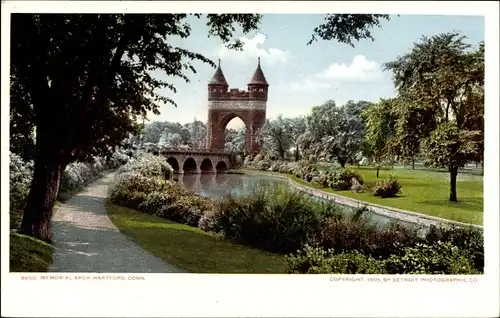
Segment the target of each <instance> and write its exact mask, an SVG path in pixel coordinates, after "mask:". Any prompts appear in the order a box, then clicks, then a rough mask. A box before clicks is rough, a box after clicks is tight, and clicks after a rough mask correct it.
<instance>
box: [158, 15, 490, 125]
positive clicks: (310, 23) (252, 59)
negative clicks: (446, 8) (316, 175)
mask: <svg viewBox="0 0 500 318" xmlns="http://www.w3.org/2000/svg"><path fill="white" fill-rule="evenodd" d="M324 17H325V15H324V14H307V15H305V14H264V15H263V19H262V23H261V24H260V27H259V30H258V31H252V32H250V33H249V34H246V35H243V34H242V33H240V32H237V33H235V37H237V38H240V39H241V40H242V41H243V42H244V43H245V45H244V49H243V51H229V50H228V49H226V48H225V47H224V46H223V45H222V43H221V41H220V40H219V39H217V38H214V37H211V38H209V37H208V36H207V35H208V28H207V27H206V26H205V22H206V21H205V20H204V19H203V18H202V19H195V18H193V19H192V20H190V22H191V26H192V33H191V36H190V37H189V38H188V39H172V40H171V43H172V44H173V45H177V46H180V47H183V48H186V49H189V50H192V51H194V52H197V53H201V54H203V55H205V56H206V57H208V58H211V59H212V60H213V61H215V62H216V61H217V59H218V58H220V59H221V67H222V70H223V72H224V75H225V77H226V80H227V81H228V83H229V86H230V88H239V89H247V83H248V81H249V80H250V78H251V76H252V74H253V72H254V71H255V69H256V67H257V59H258V57H260V59H261V67H262V70H263V71H264V74H265V76H266V79H267V81H268V83H269V97H268V102H267V112H266V115H267V118H271V119H272V118H276V117H277V116H279V115H283V116H284V117H295V116H299V115H307V114H308V113H309V112H310V110H311V108H312V107H313V106H316V105H321V104H322V103H324V102H326V101H327V100H334V101H335V102H336V103H337V105H342V104H344V103H346V102H347V101H349V100H366V101H378V100H379V99H380V98H387V97H392V96H395V89H394V85H393V82H392V77H391V73H390V72H387V71H386V72H384V71H383V66H382V65H383V63H386V62H389V61H393V60H395V59H396V58H397V57H398V56H401V55H403V54H405V53H407V52H409V51H410V50H411V48H412V47H413V45H414V43H415V42H418V41H419V39H420V38H421V37H422V36H432V35H436V34H440V33H443V32H450V31H457V32H460V33H461V34H463V35H466V36H467V37H468V42H469V43H470V44H472V45H477V44H478V43H479V42H480V41H483V40H484V17H482V16H456V15H401V16H396V15H394V16H391V20H390V21H383V22H382V25H381V27H380V28H374V29H372V35H373V37H374V38H375V40H374V41H371V40H361V41H360V42H357V43H355V47H354V48H353V47H351V46H349V45H347V44H342V43H338V42H335V41H324V40H319V41H318V42H314V43H312V44H311V45H307V42H308V40H309V39H310V38H311V35H312V31H313V29H314V28H315V27H316V26H318V25H320V24H321V23H322V22H323V20H324ZM193 65H194V66H195V68H196V71H197V73H196V74H194V73H188V74H187V75H188V77H189V79H190V83H186V82H184V81H183V80H181V79H179V78H167V80H168V81H169V82H170V83H172V84H174V85H175V87H176V89H177V92H176V93H173V92H172V91H170V90H168V89H165V90H161V91H160V94H162V95H165V96H167V97H169V98H172V99H173V100H174V101H175V102H176V103H177V107H175V106H173V105H170V104H168V105H164V106H162V107H161V108H160V109H159V110H160V112H161V114H160V115H159V116H155V115H153V114H150V115H148V119H149V120H150V121H155V120H160V121H174V122H180V123H187V122H191V121H193V120H194V119H195V118H196V119H197V120H201V121H204V122H206V120H207V114H208V108H207V104H208V101H207V83H208V81H209V80H210V79H211V78H212V76H213V74H214V72H215V68H213V67H211V66H210V65H208V64H204V63H201V62H194V63H193ZM154 76H157V77H159V78H161V79H165V77H166V76H165V75H163V74H161V73H160V72H155V73H154ZM241 126H243V123H242V122H241V120H240V119H238V118H235V119H233V120H232V121H231V122H230V123H229V125H228V127H230V128H238V127H241Z"/></svg>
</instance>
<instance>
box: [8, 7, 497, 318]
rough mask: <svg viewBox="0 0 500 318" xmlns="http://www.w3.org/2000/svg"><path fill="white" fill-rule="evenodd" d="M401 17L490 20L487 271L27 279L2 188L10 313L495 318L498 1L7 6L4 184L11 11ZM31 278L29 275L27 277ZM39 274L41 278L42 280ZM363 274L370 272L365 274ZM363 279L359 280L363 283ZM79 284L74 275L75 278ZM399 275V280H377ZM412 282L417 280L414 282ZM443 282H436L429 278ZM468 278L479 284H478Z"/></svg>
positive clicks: (487, 30) (487, 23) (487, 29)
mask: <svg viewBox="0 0 500 318" xmlns="http://www.w3.org/2000/svg"><path fill="white" fill-rule="evenodd" d="M194 8H195V9H196V10H195V11H196V12H201V13H207V12H213V11H217V12H226V13H230V12H231V13H234V12H242V13H243V12H255V11H258V12H261V13H297V14H298V13H302V14H303V13H324V12H337V13H392V14H395V13H399V14H447V15H450V14H453V15H483V16H485V40H486V71H487V73H486V110H485V111H486V114H485V129H486V138H485V148H486V149H485V171H486V174H485V175H484V184H485V186H484V198H485V204H484V209H485V215H484V224H485V226H484V229H485V230H484V231H485V253H486V267H485V272H486V273H485V275H484V276H482V277H481V276H479V277H471V276H466V279H468V280H469V282H467V283H435V282H434V283H432V282H426V283H422V282H420V283H401V282H399V283H396V282H390V283H389V282H387V283H373V282H368V281H367V278H366V277H365V278H364V281H363V282H342V281H331V280H330V278H332V277H339V276H335V275H332V276H328V275H327V276H325V275H316V276H313V275H200V274H185V275H182V274H172V275H154V274H150V275H142V276H143V277H145V278H146V280H145V281H130V280H127V277H129V276H125V278H126V281H112V280H110V281H100V282H97V281H80V282H78V281H74V280H73V281H68V280H60V281H48V282H44V283H42V282H40V281H36V282H32V281H21V279H20V276H21V275H18V274H9V273H8V272H7V271H8V257H7V255H8V230H6V229H7V228H8V224H9V222H8V213H6V211H8V186H3V187H2V190H1V191H2V192H1V195H2V197H1V198H2V200H1V202H2V211H3V212H2V215H1V217H2V228H3V229H4V231H2V240H1V244H2V256H5V257H2V316H9V317H13V316H29V317H73V316H75V317H84V316H94V317H95V316H101V317H103V316H114V317H120V316H123V317H125V316H128V317H130V316H135V317H140V316H147V317H161V316H179V317H180V316H220V317H225V316H233V317H234V316H243V315H245V316H282V317H283V316H287V317H299V316H302V317H305V316H317V317H320V316H342V317H349V316H356V317H369V316H380V317H389V316H395V317H404V316H411V317H419V316H422V317H424V316H428V317H461V316H464V317H482V316H484V317H494V316H498V314H499V312H498V308H499V303H498V299H499V291H498V281H499V275H498V272H499V253H498V241H499V232H498V224H499V204H498V193H499V182H498V181H499V179H498V176H499V170H498V167H499V156H498V145H499V138H498V136H499V130H498V118H499V111H498V108H499V107H498V105H499V94H498V87H499V80H498V74H499V66H498V56H499V48H498V38H499V29H498V25H499V19H498V3H496V2H472V1H469V2H435V1H433V2H417V1H411V2H410V1H408V2H392V1H391V2H375V1H369V2H355V1H351V2H333V1H332V2H311V1H307V2H304V1H301V2H299V1H297V2H281V1H280V2H260V1H248V2H239V1H228V2H225V1H224V2H206V1H202V2H191V1H189V2H149V1H144V2H142V1H126V2H110V1H102V2H96V1H39V2H36V1H7V2H2V69H1V74H2V109H1V112H2V128H1V129H2V131H1V132H2V161H1V169H2V181H3V182H2V185H7V184H8V181H7V180H5V179H7V175H8V162H9V159H8V136H9V128H8V125H9V123H8V118H9V112H8V106H7V105H8V101H9V97H8V95H9V87H8V82H9V80H8V79H9V56H8V55H9V34H10V16H9V14H10V13H11V12H40V13H42V12H46V13H49V12H50V13H55V12H79V13H84V12H85V13H92V12H102V13H111V12H112V13H115V12H116V13H118V12H124V13H125V12H137V13H153V12H155V13H158V12H170V13H175V12H193V11H194ZM25 276H26V275H25ZM35 276H38V277H39V276H40V275H35ZM361 276H363V275H361ZM361 276H356V277H361ZM72 277H73V278H74V275H73V276H72ZM377 277H379V278H380V279H383V278H390V279H394V278H396V277H398V276H377ZM412 277H413V276H412ZM423 277H427V278H429V277H430V278H433V277H434V278H435V277H436V276H423ZM470 279H477V282H474V283H472V282H471V281H470Z"/></svg>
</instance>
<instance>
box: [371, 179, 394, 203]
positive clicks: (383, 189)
mask: <svg viewBox="0 0 500 318" xmlns="http://www.w3.org/2000/svg"><path fill="white" fill-rule="evenodd" d="M400 190H401V185H400V184H399V182H398V181H397V180H396V179H394V178H392V177H391V178H390V179H386V180H381V181H378V182H377V183H375V185H374V186H373V187H372V189H371V191H372V194H373V195H374V196H376V197H381V198H391V197H395V196H396V195H397V194H398V193H399V191H400Z"/></svg>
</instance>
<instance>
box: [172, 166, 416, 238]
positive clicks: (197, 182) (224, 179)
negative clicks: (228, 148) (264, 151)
mask: <svg viewBox="0 0 500 318" xmlns="http://www.w3.org/2000/svg"><path fill="white" fill-rule="evenodd" d="M175 178H177V179H179V181H180V182H182V183H183V184H184V186H186V187H187V188H188V189H190V190H192V191H193V192H195V193H197V194H199V195H202V196H206V197H210V198H213V199H220V198H222V197H224V196H228V195H232V196H245V195H249V194H251V193H252V191H253V190H254V189H257V188H262V187H275V186H277V185H279V184H284V185H287V182H286V181H284V180H282V179H278V178H273V177H271V176H263V175H259V176H256V175H245V174H231V173H228V174H225V173H222V174H185V175H176V176H175ZM287 186H288V185H287ZM291 189H292V188H291ZM304 195H308V194H305V193H304ZM309 196H310V195H309ZM311 197H312V198H314V199H315V200H319V201H323V202H328V203H330V202H329V201H326V200H325V199H321V198H317V197H314V196H311ZM330 204H335V203H330ZM337 205H338V207H339V208H341V210H342V212H343V213H345V214H347V215H352V214H353V213H354V209H353V208H351V207H348V206H344V205H340V204H337ZM364 217H366V218H369V219H370V220H371V221H372V222H376V223H378V224H387V223H389V222H391V221H394V219H391V218H390V217H387V216H383V215H379V214H376V213H373V212H366V213H365V215H364ZM398 222H402V221H398ZM404 223H405V224H406V225H408V223H406V222H404ZM413 226H415V225H413ZM422 230H424V229H422Z"/></svg>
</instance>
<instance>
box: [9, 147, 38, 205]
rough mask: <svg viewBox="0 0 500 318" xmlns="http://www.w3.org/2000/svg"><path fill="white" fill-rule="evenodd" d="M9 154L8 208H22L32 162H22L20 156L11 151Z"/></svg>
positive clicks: (29, 182)
mask: <svg viewBox="0 0 500 318" xmlns="http://www.w3.org/2000/svg"><path fill="white" fill-rule="evenodd" d="M9 154H10V164H9V187H10V192H9V201H10V210H11V211H13V210H14V209H19V208H22V206H23V204H24V201H25V199H26V197H27V196H28V193H29V190H30V186H31V178H32V176H33V163H32V162H24V161H23V160H22V159H21V157H19V156H18V155H16V154H14V153H12V152H10V153H9Z"/></svg>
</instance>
